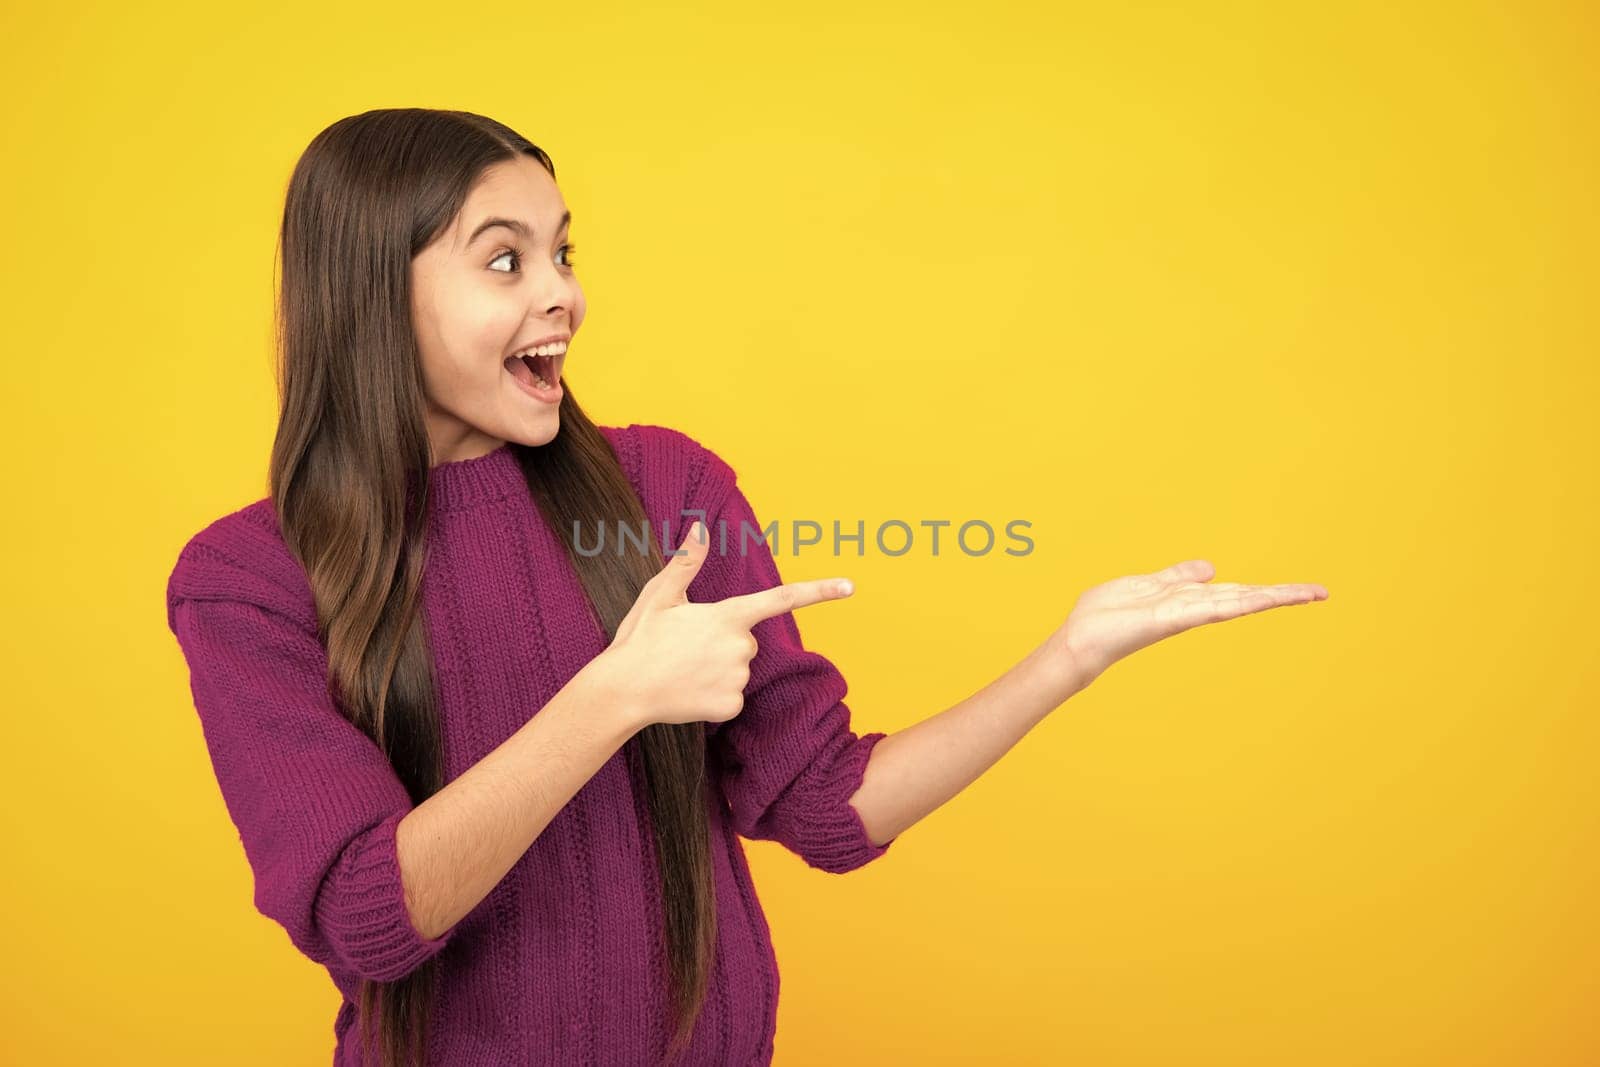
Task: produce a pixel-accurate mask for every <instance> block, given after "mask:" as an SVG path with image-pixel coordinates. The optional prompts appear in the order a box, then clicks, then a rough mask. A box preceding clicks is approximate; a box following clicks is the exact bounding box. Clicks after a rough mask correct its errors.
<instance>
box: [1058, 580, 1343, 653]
mask: <svg viewBox="0 0 1600 1067" xmlns="http://www.w3.org/2000/svg"><path fill="white" fill-rule="evenodd" d="M1215 576H1216V568H1214V567H1213V566H1212V565H1211V563H1210V561H1209V560H1203V559H1190V560H1184V561H1183V562H1182V563H1174V564H1173V565H1172V566H1170V567H1167V568H1165V569H1163V570H1159V571H1156V572H1154V573H1152V574H1133V575H1128V576H1127V577H1123V578H1113V579H1112V580H1111V581H1109V582H1104V583H1102V584H1100V585H1097V586H1094V587H1093V588H1092V589H1088V590H1086V591H1084V592H1083V593H1082V594H1081V595H1080V596H1079V597H1078V600H1077V603H1076V604H1074V605H1073V608H1072V613H1071V614H1070V615H1068V616H1067V621H1066V622H1064V623H1062V624H1061V628H1060V630H1058V631H1057V641H1056V647H1057V648H1059V649H1060V650H1061V651H1062V653H1063V654H1064V655H1065V656H1066V657H1068V658H1069V659H1070V660H1071V662H1072V664H1073V668H1074V669H1075V670H1076V671H1077V672H1078V673H1079V675H1080V678H1081V680H1082V682H1083V683H1085V684H1087V683H1088V682H1090V681H1093V680H1094V679H1095V678H1097V677H1099V675H1100V674H1101V673H1102V672H1104V671H1105V669H1106V668H1107V667H1109V666H1111V665H1112V664H1113V663H1115V662H1116V661H1117V660H1119V659H1121V658H1122V657H1124V656H1126V655H1128V654H1130V653H1132V652H1137V651H1138V650H1139V649H1141V648H1144V647H1145V646H1146V645H1152V644H1154V643H1155V642H1157V641H1159V640H1161V639H1162V638H1164V637H1171V636H1172V635H1173V634H1178V633H1182V632H1183V631H1185V630H1189V629H1193V628H1194V627H1196V626H1201V625H1204V624H1205V623H1209V622H1222V621H1224V620H1227V619H1234V618H1238V617H1239V616H1240V615H1249V614H1251V613H1253V612H1257V611H1265V610H1266V609H1268V608H1277V607H1284V606H1286V605H1289V604H1308V603H1310V602H1312V601H1314V600H1326V599H1327V598H1328V590H1327V589H1326V588H1324V587H1323V586H1320V585H1316V584H1314V583H1308V582H1299V583H1286V584H1281V585H1244V584H1241V583H1239V582H1218V583H1216V584H1214V585H1213V584H1209V583H1210V582H1211V579H1212V578H1214V577H1215Z"/></svg>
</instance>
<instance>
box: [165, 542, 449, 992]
mask: <svg viewBox="0 0 1600 1067" xmlns="http://www.w3.org/2000/svg"><path fill="white" fill-rule="evenodd" d="M308 592H309V590H308ZM293 599H294V598H293V597H290V596H286V594H285V592H284V590H283V589H282V588H281V587H279V586H277V585H276V584H275V583H274V582H271V581H269V580H268V579H266V578H265V577H264V575H263V574H262V572H261V570H260V569H259V568H254V567H251V566H249V565H246V564H243V563H241V562H239V561H237V560H235V559H230V558H228V556H227V555H225V554H223V553H221V552H218V551H217V550H215V549H214V548H211V547H209V546H207V545H206V544H204V543H201V542H199V541H198V540H196V541H191V542H190V544H189V545H187V546H185V548H184V550H183V552H182V553H181V554H180V556H179V558H178V562H177V565H176V566H175V568H174V570H173V572H172V576H171V578H170V579H169V581H168V587H167V622H168V626H169V628H170V629H171V630H172V632H173V634H174V635H175V636H176V637H177V640H178V643H179V645H180V647H181V649H182V651H183V654H184V657H185V659H186V660H187V662H188V666H189V675H190V687H191V690H192V692H193V696H194V705H195V710H196V711H197V712H198V714H199V718H200V723H201V727H202V731H203V734H204V738H205V744H206V748H207V750H208V752H209V754H210V758H211V764H212V767H213V769H214V770H215V772H216V777H217V783H218V785H219V787H220V789H221V792H222V798H223V801H224V803H225V805H226V807H227V810H228V814H229V816H230V818H231V819H232V821H233V823H234V825H235V827H236V828H237V829H238V832H239V839H240V841H241V843H242V844H243V846H244V852H245V856H246V858H247V859H248V861H249V864H250V867H251V870H252V872H253V875H254V881H255V905H256V907H257V909H258V910H259V911H260V912H261V913H262V914H264V915H266V916H268V917H269V918H271V919H273V920H275V921H276V922H277V923H279V924H280V925H281V926H283V928H284V930H285V931H287V932H288V935H289V939H290V940H291V941H292V942H293V943H294V945H295V946H296V947H297V948H298V949H299V950H300V951H301V952H303V953H304V954H305V955H306V956H308V957H310V958H311V959H312V960H315V961H316V962H318V963H320V964H323V965H324V966H327V967H329V968H330V969H337V970H342V971H345V972H348V973H352V974H354V975H357V976H359V977H361V978H366V979H371V980H374V981H380V982H389V981H395V980H397V979H399V978H402V977H404V976H405V975H407V974H409V973H410V972H412V971H413V970H415V969H416V968H418V967H420V966H421V965H422V964H423V963H424V962H426V961H427V960H428V959H429V958H431V957H432V956H434V955H435V954H436V953H438V952H439V951H440V950H441V949H442V948H443V947H444V946H445V944H446V943H447V942H448V941H449V940H450V937H451V935H452V934H453V933H454V932H455V931H454V928H452V929H450V930H448V931H445V932H444V933H443V934H442V935H440V936H439V937H437V938H434V939H428V938H424V937H423V936H422V935H421V934H420V933H419V932H418V931H417V930H416V928H415V927H414V926H413V925H412V923H411V919H410V915H409V913H408V911H407V909H406V905H405V898H404V894H403V886H402V883H401V879H400V867H399V862H398V859H397V855H396V846H395V833H396V828H397V826H398V825H399V822H400V820H401V819H402V818H403V817H404V816H405V814H406V813H407V812H408V811H410V810H411V808H412V803H411V799H410V796H409V794H408V793H407V791H406V788H405V786H404V785H403V784H402V783H401V781H400V780H399V778H398V776H397V775H396V774H395V773H394V769H393V767H392V766H391V764H390V763H389V761H388V759H387V758H386V757H385V756H384V754H383V752H382V751H381V750H380V749H379V748H378V746H377V745H376V744H374V743H373V741H372V740H371V739H370V738H368V737H367V735H366V734H364V733H362V732H361V731H360V730H359V729H357V728H356V727H355V726H354V725H353V724H352V723H351V722H350V721H349V720H347V719H346V718H345V717H344V716H343V715H342V714H341V713H340V712H339V710H338V708H337V707H336V706H335V704H334V701H333V698H332V696H331V695H330V690H329V688H328V684H327V678H328V660H327V654H326V650H325V649H324V647H323V645H322V643H321V641H320V640H319V638H318V636H317V633H316V630H315V628H314V622H313V620H312V619H311V618H307V617H306V615H305V613H304V611H303V610H298V607H299V606H298V605H295V604H293Z"/></svg>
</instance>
